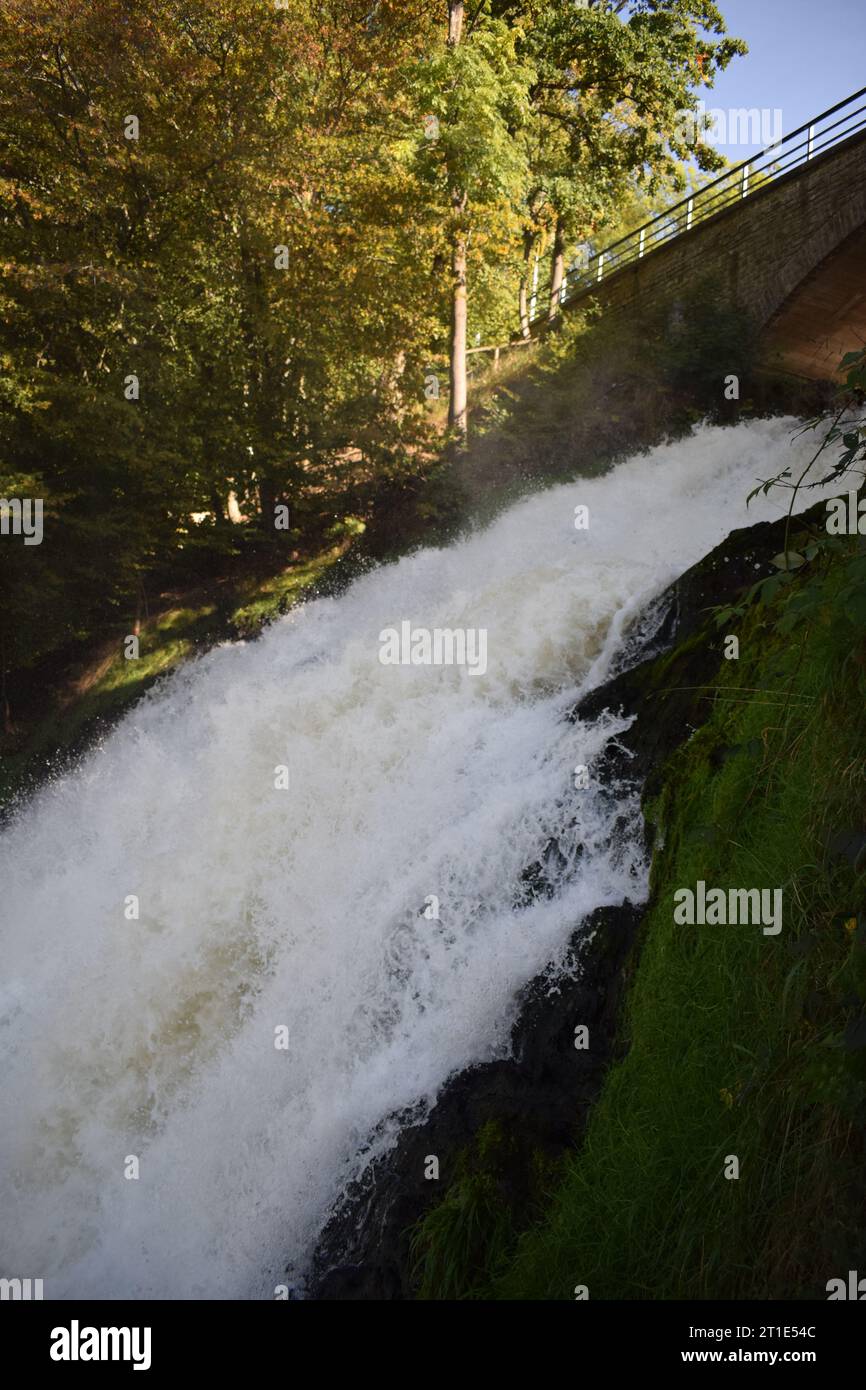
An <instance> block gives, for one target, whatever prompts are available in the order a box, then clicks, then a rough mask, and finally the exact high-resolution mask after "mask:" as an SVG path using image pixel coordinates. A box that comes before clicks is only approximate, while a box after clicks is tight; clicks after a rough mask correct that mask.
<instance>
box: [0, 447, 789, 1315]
mask: <svg viewBox="0 0 866 1390" xmlns="http://www.w3.org/2000/svg"><path fill="white" fill-rule="evenodd" d="M794 430H795V422H794V421H792V420H772V421H759V422H753V423H749V424H741V425H739V426H737V427H735V428H732V429H722V428H715V427H709V426H702V427H700V428H698V429H697V430H695V432H694V434H693V435H692V436H691V437H690V438H688V439H685V440H683V441H681V442H678V443H674V444H669V445H665V446H663V447H659V448H657V449H655V450H653V451H652V452H650V453H648V454H646V455H644V456H641V457H637V458H634V459H631V460H629V461H627V462H625V463H622V464H621V465H619V466H617V467H616V468H614V469H612V470H611V471H610V472H609V473H608V474H607V475H605V476H604V477H599V478H593V479H590V480H587V479H580V478H578V479H576V480H575V481H573V482H569V483H566V484H563V485H560V486H557V487H554V488H552V489H550V490H546V491H542V492H540V493H537V494H535V495H533V496H531V497H529V498H528V499H526V500H523V501H521V502H518V503H517V504H516V505H514V506H512V507H511V508H510V509H509V510H508V511H506V512H504V513H503V514H502V515H501V516H500V517H499V518H498V519H497V520H496V521H495V522H494V523H493V524H491V525H490V526H489V527H488V528H487V529H485V530H483V531H480V532H477V533H475V534H473V535H471V536H470V537H469V538H467V539H464V540H461V541H459V542H458V543H456V544H454V545H452V546H450V547H448V548H445V549H427V550H422V551H420V552H418V553H415V554H412V555H410V556H408V557H406V558H404V559H402V560H400V561H399V562H398V563H395V564H390V565H386V566H383V567H381V568H379V569H377V570H375V571H372V572H371V573H369V574H368V575H366V576H365V577H363V578H361V579H360V580H358V581H357V582H355V583H354V584H353V585H352V587H351V588H350V589H349V590H348V591H347V592H345V593H344V594H343V595H341V596H340V597H338V598H321V599H316V600H313V601H310V602H308V603H306V604H305V605H303V606H302V607H299V608H298V609H297V610H295V611H294V612H291V613H289V614H288V615H287V616H286V617H284V618H282V619H280V620H279V621H277V622H275V623H274V624H273V625H272V626H270V627H269V628H268V629H267V630H266V631H265V632H264V634H263V635H262V636H261V638H260V639H259V640H257V641H255V642H252V643H248V644H244V643H237V644H225V645H223V646H221V647H219V648H217V649H215V650H213V651H211V652H209V653H208V654H207V655H204V656H202V657H201V658H200V659H198V660H196V661H194V662H192V663H190V664H188V665H187V666H185V667H184V668H183V669H182V670H180V671H178V672H177V673H176V674H175V675H173V676H171V677H170V678H168V679H166V680H165V681H164V682H162V683H161V684H160V685H159V687H158V688H157V689H156V690H154V691H152V692H151V694H150V695H149V696H147V697H146V698H145V699H143V700H142V701H141V702H140V703H139V704H138V705H136V706H135V708H133V709H132V710H131V712H130V713H129V714H127V716H126V717H125V718H124V719H123V720H122V722H121V723H120V724H119V725H118V726H117V727H116V728H115V729H114V730H113V732H111V733H110V734H109V735H108V736H107V737H105V738H104V739H103V740H102V741H101V743H100V745H99V746H98V747H96V748H95V749H93V750H92V751H91V752H89V753H88V754H87V756H86V757H84V758H83V759H82V760H81V761H80V763H79V764H78V766H77V767H76V768H74V769H73V770H72V771H70V772H69V773H68V774H67V775H65V776H63V777H59V778H57V779H55V780H53V781H52V782H50V783H49V784H47V785H46V786H45V787H44V788H43V789H42V790H41V791H40V792H39V793H38V794H37V795H36V796H35V797H34V798H33V799H32V800H31V801H30V803H29V804H28V805H26V806H25V807H23V808H22V809H21V810H20V811H19V812H18V813H17V815H16V816H15V817H14V818H13V820H12V822H11V823H10V825H9V826H8V828H7V829H6V830H5V831H4V832H3V833H2V835H0V915H2V958H3V967H4V968H3V985H2V991H0V1038H2V1043H3V1066H2V1083H0V1091H2V1105H0V1119H2V1139H0V1198H2V1200H0V1209H2V1213H3V1215H2V1240H0V1249H2V1267H0V1274H3V1275H6V1276H10V1277H11V1276H14V1275H17V1276H22V1277H23V1276H28V1277H34V1278H35V1277H38V1278H42V1279H43V1280H44V1283H45V1296H46V1298H70V1297H84V1298H118V1297H131V1298H157V1299H159V1298H172V1299H182V1298H268V1297H273V1292H274V1287H275V1285H277V1284H280V1283H282V1282H285V1280H286V1279H287V1277H289V1278H302V1276H303V1271H304V1262H305V1260H306V1258H307V1257H308V1255H309V1250H310V1244H311V1241H312V1240H313V1239H314V1238H315V1235H316V1233H317V1231H318V1229H319V1227H320V1225H321V1223H322V1221H323V1219H324V1218H325V1216H326V1214H327V1212H328V1210H329V1208H330V1206H331V1205H332V1203H333V1202H334V1200H335V1199H336V1197H337V1196H338V1195H339V1193H340V1191H341V1190H342V1188H343V1187H344V1185H345V1184H346V1182H347V1181H349V1180H350V1179H351V1178H352V1177H354V1176H356V1175H357V1173H358V1171H359V1169H360V1166H361V1165H362V1164H364V1163H366V1162H369V1161H370V1159H371V1158H372V1157H374V1156H375V1154H376V1153H377V1152H379V1151H380V1150H381V1149H382V1148H383V1147H384V1146H386V1145H388V1144H389V1143H390V1142H392V1140H393V1137H394V1123H395V1122H394V1121H393V1120H388V1117H389V1116H392V1115H394V1113H395V1112H397V1111H399V1109H400V1108H401V1107H406V1106H410V1105H416V1106H417V1105H419V1104H429V1103H430V1102H432V1100H433V1099H434V1098H435V1096H436V1093H437V1090H438V1089H439V1088H440V1087H441V1085H442V1083H443V1082H444V1081H445V1079H446V1078H447V1077H448V1075H449V1074H450V1073H452V1072H453V1071H454V1070H455V1069H457V1068H461V1067H463V1066H466V1065H467V1064H469V1063H472V1062H478V1061H484V1060H488V1059H491V1058H494V1057H496V1056H501V1055H502V1054H503V1051H504V1050H505V1049H506V1047H507V1044H508V1036H509V1029H510V1026H511V1024H512V1022H513V1018H514V1011H515V996H516V994H517V992H518V991H519V990H520V988H521V987H522V986H523V985H524V984H525V983H526V982H527V981H528V980H529V979H530V978H531V977H532V976H533V975H535V974H536V973H537V972H538V971H539V970H541V969H542V968H543V967H544V966H545V965H546V964H547V963H548V962H550V961H554V962H555V961H556V960H557V958H558V957H559V956H560V954H561V953H562V952H563V951H564V948H565V945H566V943H567V940H568V937H569V935H570V934H571V932H572V931H573V929H574V928H575V926H576V925H578V924H579V923H580V921H581V920H582V918H583V917H584V916H585V915H586V914H587V913H588V912H590V911H591V910H592V909H593V908H595V907H596V906H598V905H600V904H607V903H618V902H621V901H622V900H623V899H624V898H625V897H626V896H629V897H631V898H632V900H639V899H641V898H642V897H643V896H644V895H645V892H646V865H645V864H644V863H643V861H642V858H641V851H640V840H639V836H638V834H637V830H638V826H639V807H638V805H637V804H636V803H635V802H634V800H633V799H630V798H629V797H628V796H625V799H624V801H621V802H620V804H619V805H618V806H613V807H612V806H611V800H612V799H611V798H610V797H608V796H599V795H598V794H597V791H596V790H595V788H594V784H593V779H592V767H593V763H594V760H595V759H597V758H598V756H599V755H600V753H601V752H602V750H603V749H604V747H605V745H606V744H607V742H608V741H609V740H610V739H611V738H613V737H616V735H617V733H618V732H619V731H621V729H622V728H623V727H624V725H623V721H622V720H618V719H615V718H613V717H611V716H609V715H608V716H604V717H603V718H601V719H600V720H598V721H597V722H596V723H594V724H592V725H581V724H579V723H578V724H572V723H570V722H569V721H568V720H567V719H566V718H565V717H564V716H565V715H566V713H567V712H568V711H569V710H570V709H571V708H572V706H573V705H574V704H575V702H576V700H577V699H578V698H579V696H580V694H581V693H583V692H584V691H585V690H587V689H588V688H590V687H591V686H592V685H593V684H596V683H598V682H599V681H600V680H602V679H603V678H604V677H605V674H606V673H607V672H608V671H609V670H610V667H611V664H612V662H614V661H615V660H616V659H617V653H618V652H620V651H621V648H622V643H623V638H624V634H625V633H626V632H627V630H628V627H629V624H630V623H631V622H632V621H633V619H634V618H635V616H636V615H638V614H639V613H640V612H641V611H642V610H643V609H644V608H645V607H646V605H647V604H648V602H649V601H650V600H651V599H652V598H653V597H654V596H657V595H658V594H660V593H661V592H662V590H663V589H664V588H665V587H666V586H667V585H668V584H669V583H670V581H671V580H673V579H674V578H675V577H676V576H677V575H678V574H680V573H681V572H682V571H683V570H684V569H686V568H687V567H688V566H690V565H691V564H692V563H694V562H695V561H697V560H698V559H700V558H701V557H702V556H703V555H704V554H705V553H706V552H707V551H708V550H710V549H711V548H712V547H713V546H714V545H716V544H717V543H718V542H719V541H721V540H722V539H723V538H724V537H725V535H727V534H728V533H729V532H730V531H731V530H732V529H734V528H735V527H738V526H742V525H745V524H749V523H751V522H753V521H756V520H761V519H774V518H776V517H778V516H779V515H781V514H782V512H783V511H784V509H785V505H786V502H787V494H782V493H778V494H776V495H773V496H771V497H770V498H759V499H758V500H757V501H756V502H753V504H752V506H751V507H750V508H749V510H748V512H747V511H746V507H745V497H746V494H747V493H748V491H750V489H751V487H752V486H753V485H754V482H755V480H756V478H759V477H760V478H766V477H768V476H770V475H771V474H773V473H775V472H777V471H778V470H779V469H780V468H782V467H786V466H790V467H792V468H794V469H795V471H796V470H798V468H799V467H800V466H802V465H804V464H805V462H806V460H807V459H808V457H809V456H810V453H811V452H813V451H814V440H813V439H812V438H811V437H799V438H793V435H794ZM577 462H578V463H579V461H577ZM814 497H815V494H814V493H812V494H806V495H804V497H803V499H802V501H803V505H806V504H808V503H809V502H811V501H812V500H814ZM578 506H581V507H586V508H588V516H589V525H588V529H583V530H578V529H576V527H575V508H576V507H578ZM407 621H408V622H410V623H412V624H413V625H414V626H421V625H423V626H425V627H427V628H428V629H431V630H432V629H434V628H443V629H446V628H447V629H467V628H471V629H473V630H481V629H483V630H484V631H485V632H486V634H487V638H486V640H487V650H486V666H485V669H484V671H483V672H482V671H481V670H478V671H475V672H473V671H471V670H469V669H468V668H467V667H465V666H460V665H457V664H451V665H439V666H435V665H418V666H415V665H399V664H396V665H386V664H383V663H382V662H381V661H380V659H379V657H380V633H381V632H382V630H383V629H386V628H394V629H397V630H400V626H401V623H404V622H407ZM579 764H585V765H587V766H588V767H589V769H590V777H589V786H588V787H587V788H585V789H576V787H575V777H574V769H575V767H576V766H577V765H579ZM279 768H285V769H286V772H285V773H283V774H280V773H279V772H278V771H277V769H279ZM286 781H287V783H288V785H287V786H285V785H282V783H285V782H286ZM616 816H620V817H622V816H625V817H626V819H627V820H628V821H629V822H630V824H631V825H632V826H633V828H634V831H635V833H634V834H633V835H632V837H631V838H629V837H628V836H627V837H626V838H625V839H623V837H622V835H621V834H616V833H614V819H615V817H616ZM552 839H553V840H555V841H556V842H557V844H558V846H559V850H560V853H559V855H558V856H555V860H556V868H555V874H556V881H555V883H554V891H553V893H552V895H551V896H546V895H543V896H541V897H538V898H536V899H534V900H530V899H529V898H528V896H527V894H526V893H522V892H521V891H520V883H521V874H522V873H523V871H524V870H525V869H526V867H527V866H528V865H530V864H531V863H533V861H535V860H536V859H538V857H539V856H540V855H541V854H542V853H543V851H544V848H545V846H546V845H547V844H548V843H549V842H550V841H551V840H552ZM133 899H137V904H138V906H137V912H138V915H137V916H135V905H134V901H133ZM286 1043H287V1045H283V1044H286ZM132 1160H135V1162H133V1161H132ZM136 1167H137V1171H138V1175H137V1176H135V1175H134V1173H135V1169H136ZM287 1264H288V1265H289V1266H290V1270H291V1274H290V1276H286V1275H285V1274H284V1273H283V1270H284V1268H285V1267H286V1265H287Z"/></svg>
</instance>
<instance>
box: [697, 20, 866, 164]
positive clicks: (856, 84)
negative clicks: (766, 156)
mask: <svg viewBox="0 0 866 1390" xmlns="http://www.w3.org/2000/svg"><path fill="white" fill-rule="evenodd" d="M717 4H718V6H719V9H720V10H721V12H722V14H723V15H724V16H725V20H726V23H727V26H728V32H729V33H730V34H735V35H736V36H737V37H738V38H742V39H745V40H746V42H747V43H748V45H749V53H748V55H747V56H746V57H745V58H734V59H733V60H732V62H731V64H730V66H729V67H728V69H727V71H726V72H723V73H721V74H720V75H719V76H718V77H717V79H716V84H715V87H713V88H705V89H704V92H703V97H702V99H703V101H704V103H705V105H706V106H707V108H708V109H712V108H713V107H719V108H721V109H722V110H726V109H727V108H739V107H746V108H751V107H758V108H759V109H762V108H767V109H768V110H769V111H775V110H776V109H777V108H779V109H781V111H782V122H781V124H782V129H783V133H784V134H787V133H788V132H789V131H791V130H795V129H796V128H797V126H800V125H804V124H805V123H806V122H807V121H808V120H810V118H811V117H812V116H816V115H818V114H819V112H821V111H824V110H826V109H827V107H829V106H834V105H835V104H836V102H837V101H841V100H842V98H843V97H846V96H849V95H850V93H851V92H855V91H857V90H858V88H860V87H866V0H717ZM864 100H866V98H864ZM858 104H859V103H858ZM760 144H761V142H759V144H758V145H756V146H753V145H740V144H738V145H736V146H733V147H731V146H728V145H724V144H721V143H720V144H719V145H718V148H719V149H720V150H721V152H722V153H723V154H726V155H727V156H728V158H729V159H731V160H732V161H733V162H734V163H739V162H740V161H741V160H743V159H746V158H748V156H749V154H750V153H752V152H753V150H754V149H757V148H760Z"/></svg>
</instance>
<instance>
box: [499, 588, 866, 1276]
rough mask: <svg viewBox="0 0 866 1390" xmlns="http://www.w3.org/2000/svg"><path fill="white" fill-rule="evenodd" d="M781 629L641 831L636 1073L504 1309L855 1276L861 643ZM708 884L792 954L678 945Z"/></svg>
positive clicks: (861, 931)
mask: <svg viewBox="0 0 866 1390" xmlns="http://www.w3.org/2000/svg"><path fill="white" fill-rule="evenodd" d="M772 617H773V613H772V612H768V611H766V610H765V611H764V612H763V613H760V614H759V613H753V614H751V615H749V617H748V619H747V621H746V623H745V624H744V626H743V628H742V629H741V631H740V643H741V657H740V660H739V661H731V662H722V664H721V669H720V670H719V674H718V679H717V682H716V686H715V688H714V689H713V690H712V691H710V692H708V693H709V694H710V695H711V697H712V704H711V705H710V706H708V718H707V720H706V723H705V724H704V725H703V726H702V727H701V728H700V729H699V730H698V731H697V732H696V734H695V735H694V736H693V737H692V738H691V739H690V740H689V741H688V742H687V743H686V744H685V745H684V746H682V747H681V748H680V749H679V751H678V752H677V753H676V754H675V755H674V757H673V758H672V759H671V761H670V763H669V766H668V767H667V768H666V769H665V775H664V781H663V786H662V790H661V793H660V794H659V795H658V796H657V797H656V799H655V800H654V802H653V804H652V806H651V807H650V808H648V809H649V810H650V811H651V814H652V817H653V819H654V820H655V823H656V826H657V829H658V830H659V832H660V834H659V840H658V847H657V852H656V859H655V863H654V867H653V877H652V890H653V896H652V900H651V908H650V911H649V913H648V917H647V920H646V922H645V927H644V931H643V946H642V953H641V957H640V961H639V965H638V968H637V971H636V976H635V982H634V986H633V988H632V991H631V994H630V998H629V1002H628V1006H627V1011H626V1017H625V1020H624V1033H625V1038H626V1040H627V1043H628V1048H629V1050H628V1053H627V1055H626V1057H625V1059H624V1060H623V1061H622V1062H620V1063H619V1064H618V1065H616V1066H614V1067H613V1068H612V1069H611V1071H610V1072H609V1074H608V1077H607V1079H606V1084H605V1087H604V1090H603V1093H602V1096H601V1098H600V1100H599V1103H598V1105H597V1107H596V1109H595V1110H594V1112H593V1115H592V1118H591V1121H590V1125H589V1129H588V1132H587V1136H586V1142H585V1145H584V1147H583V1149H582V1150H581V1152H580V1153H579V1154H578V1155H577V1156H575V1157H574V1158H573V1159H571V1160H569V1162H568V1164H567V1169H566V1173H565V1176H564V1179H563V1181H562V1183H561V1184H560V1186H559V1187H558V1189H557V1190H556V1192H555V1194H554V1196H553V1198H552V1200H551V1203H550V1205H549V1207H548V1209H547V1211H546V1214H545V1216H544V1218H543V1220H541V1221H540V1222H539V1223H538V1224H537V1225H536V1226H535V1227H533V1228H532V1229H531V1230H529V1231H528V1232H525V1233H524V1235H523V1236H522V1238H521V1240H520V1243H519V1246H518V1248H517V1251H516V1254H515V1255H514V1257H513V1258H512V1259H510V1261H509V1263H508V1267H507V1268H506V1269H504V1270H503V1272H502V1273H501V1274H500V1275H499V1276H498V1277H497V1278H496V1279H494V1280H492V1281H491V1284H490V1286H489V1288H488V1290H487V1292H488V1294H490V1295H492V1296H495V1297H499V1298H554V1299H570V1298H572V1297H573V1296H574V1294H573V1290H574V1287H575V1285H577V1284H586V1285H587V1286H588V1288H589V1294H590V1297H591V1298H610V1299H616V1298H620V1299H621V1298H626V1299H627V1298H710V1297H713V1298H766V1297H775V1298H798V1297H816V1296H822V1294H823V1289H824V1285H825V1283H826V1280H827V1279H828V1278H830V1277H833V1276H834V1275H835V1274H837V1273H838V1272H839V1271H840V1270H842V1271H843V1272H844V1270H846V1269H848V1268H849V1267H850V1268H854V1267H856V1263H854V1264H852V1263H851V1261H852V1260H854V1261H855V1262H856V1258H857V1251H858V1250H859V1252H860V1259H861V1261H862V1257H863V1249H864V1243H866V1242H864V1225H866V1218H864V1208H863V1180H862V1177H861V1173H862V1160H863V1124H864V1118H866V1113H864V1087H866V1068H864V1049H863V1047H862V1046H861V1045H859V1043H858V1038H859V1032H858V1027H857V1020H858V1019H859V1018H861V1016H862V1012H863V1007H864V1001H866V921H864V919H866V912H864V908H866V902H864V897H866V894H864V883H863V878H862V876H860V877H858V876H857V874H856V873H855V870H854V867H853V866H852V864H851V863H849V862H848V861H846V860H845V859H844V858H843V857H841V856H838V855H834V853H833V852H832V850H831V849H830V848H828V846H831V845H832V843H833V839H834V835H835V834H836V833H837V832H838V831H840V830H844V829H846V828H848V827H851V826H854V827H857V828H859V829H860V830H862V829H863V827H864V808H866V726H864V721H863V719H862V709H863V703H864V695H866V677H864V672H866V643H864V631H863V628H862V627H860V628H858V627H857V626H856V625H855V624H854V623H853V622H852V621H851V620H850V618H849V617H847V616H846V615H845V613H843V612H841V611H839V607H838V606H835V605H832V604H828V605H826V606H825V607H824V609H823V610H822V612H821V615H820V617H818V618H816V619H815V620H814V621H813V622H812V623H811V624H810V625H809V626H808V627H805V626H803V627H801V628H800V629H799V630H798V631H797V633H796V635H795V637H794V638H792V637H790V636H785V637H780V636H779V634H778V633H777V631H776V629H775V627H773V626H772V625H771V619H772ZM663 664H664V665H666V667H667V669H668V670H669V671H670V669H671V668H672V664H673V663H671V662H670V661H668V662H667V663H663ZM698 879H703V880H704V881H705V882H706V883H707V884H708V885H711V886H714V887H721V888H729V887H759V886H760V887H782V888H783V892H784V925H783V928H782V932H781V934H780V935H779V936H776V937H771V936H764V935H763V933H762V931H761V929H760V927H756V926H727V927H711V926H703V927H698V926H695V927H689V926H678V925H676V924H675V923H674V921H673V894H674V892H675V890H676V889H677V888H682V887H689V886H690V887H694V885H695V883H696V881H697V880H698ZM728 1155H736V1156H737V1157H738V1159H739V1163H740V1177H739V1179H738V1180H728V1179H726V1178H725V1176H724V1168H725V1162H726V1158H727V1156H728Z"/></svg>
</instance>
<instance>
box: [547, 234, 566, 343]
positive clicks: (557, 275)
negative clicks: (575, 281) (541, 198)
mask: <svg viewBox="0 0 866 1390" xmlns="http://www.w3.org/2000/svg"><path fill="white" fill-rule="evenodd" d="M564 278H565V227H564V226H563V222H562V218H561V217H557V219H556V231H555V233H554V236H553V251H552V254H551V261H550V309H549V310H548V314H547V317H548V321H549V322H550V323H553V321H554V319H558V318H559V292H560V290H561V289H562V282H563V280H564Z"/></svg>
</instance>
